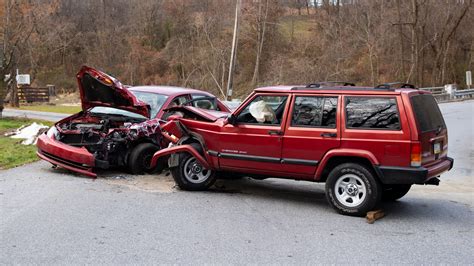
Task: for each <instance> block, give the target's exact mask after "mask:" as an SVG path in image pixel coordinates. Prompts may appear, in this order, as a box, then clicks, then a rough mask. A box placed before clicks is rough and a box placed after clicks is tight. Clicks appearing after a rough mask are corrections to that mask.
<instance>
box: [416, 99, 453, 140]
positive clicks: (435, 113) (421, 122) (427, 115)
mask: <svg viewBox="0 0 474 266" xmlns="http://www.w3.org/2000/svg"><path fill="white" fill-rule="evenodd" d="M410 100H411V105H412V107H413V113H415V118H416V122H417V125H418V130H419V131H420V132H428V131H434V130H438V129H439V128H446V124H445V123H444V119H443V115H442V114H441V111H440V110H439V107H438V104H437V103H436V100H435V99H434V97H433V95H431V94H418V95H415V96H412V97H411V98H410Z"/></svg>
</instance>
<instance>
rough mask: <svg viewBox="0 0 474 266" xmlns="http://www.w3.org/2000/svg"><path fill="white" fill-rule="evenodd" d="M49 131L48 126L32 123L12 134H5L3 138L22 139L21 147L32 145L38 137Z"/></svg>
mask: <svg viewBox="0 0 474 266" xmlns="http://www.w3.org/2000/svg"><path fill="white" fill-rule="evenodd" d="M48 129H49V127H48V126H45V125H43V124H38V123H36V122H33V123H32V124H30V125H28V126H27V125H23V126H21V127H19V128H18V129H17V130H15V131H13V132H8V133H5V136H7V137H10V138H13V139H24V140H23V141H22V142H21V144H23V145H34V144H36V140H37V139H38V136H39V135H41V134H43V133H44V132H46V131H47V130H48Z"/></svg>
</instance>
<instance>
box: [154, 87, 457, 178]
mask: <svg viewBox="0 0 474 266" xmlns="http://www.w3.org/2000/svg"><path fill="white" fill-rule="evenodd" d="M293 87H295V86H276V87H266V88H258V89H256V90H255V91H254V92H253V93H252V94H251V95H250V96H249V97H247V99H246V100H245V101H244V102H243V103H242V104H241V106H239V107H238V108H237V109H236V110H235V111H234V112H233V115H234V116H238V115H239V113H240V112H241V111H242V110H243V109H244V108H245V107H246V105H247V104H248V103H250V102H251V101H252V100H253V99H254V98H255V97H257V96H259V95H270V96H283V95H286V96H288V100H287V103H286V108H285V111H284V114H283V119H282V121H281V124H280V125H279V126H270V125H264V124H236V125H232V124H229V123H227V122H228V120H227V119H226V118H217V119H216V120H215V121H209V117H204V118H203V119H201V120H199V119H187V118H174V120H176V121H179V122H180V123H182V125H183V126H184V127H185V128H186V129H187V130H189V132H192V133H193V134H197V135H198V136H199V137H200V138H201V141H200V142H203V144H204V147H203V148H204V150H205V153H206V157H207V158H208V160H207V163H208V165H209V167H210V169H212V170H218V171H220V170H226V171H235V172H242V173H248V174H260V175H267V176H278V177H284V178H294V179H305V180H313V181H320V180H321V178H323V172H324V170H326V169H327V168H326V167H327V163H328V162H329V160H330V159H332V158H342V157H357V158H360V159H363V160H366V161H368V162H369V163H370V164H372V165H373V166H385V167H395V168H397V167H401V168H406V169H409V168H410V167H411V165H410V162H411V152H412V150H411V148H412V144H413V143H417V142H418V141H421V142H422V149H423V151H424V152H427V150H429V147H430V145H432V144H430V143H432V142H433V141H434V140H433V134H434V133H429V134H423V133H419V130H418V129H417V125H416V119H415V118H414V113H413V112H414V111H413V109H412V107H411V103H410V97H411V96H414V95H418V94H424V93H426V92H422V91H418V90H416V89H395V90H376V89H367V90H353V88H354V87H349V89H346V88H347V87H339V88H338V90H334V89H328V90H325V89H316V90H315V89H307V90H292V88H293ZM359 88H360V87H359ZM297 95H309V96H333V97H337V98H338V108H337V114H336V128H317V127H292V126H291V114H292V110H293V104H294V99H295V96H297ZM348 96H377V97H390V98H391V99H395V101H396V103H397V106H398V114H399V123H400V127H401V128H400V130H385V129H377V130H373V129H351V128H347V127H346V124H345V121H346V117H345V116H346V114H345V111H344V110H345V106H344V103H345V98H346V97H348ZM190 111H192V110H190ZM196 113H197V112H196ZM201 116H203V115H202V114H201ZM211 120H212V119H211ZM178 128H179V123H170V124H169V125H168V128H166V129H164V130H165V131H168V132H171V131H173V130H177V129H178ZM269 130H272V131H275V130H277V131H280V132H281V134H280V135H271V134H269ZM326 133H327V134H335V136H336V137H334V138H328V137H324V134H326ZM439 140H440V141H442V142H443V143H444V144H445V145H444V146H443V151H442V153H441V154H440V155H439V158H437V159H436V160H435V159H434V155H433V154H426V155H425V157H423V162H422V166H423V167H425V168H426V169H427V170H428V176H427V178H428V179H430V178H432V177H435V176H438V175H440V174H441V173H443V172H445V171H447V170H449V168H450V166H451V163H450V161H449V160H447V130H443V131H442V132H441V133H440V135H439V138H438V139H437V140H436V141H439ZM178 147H179V146H178ZM177 151H178V149H177V148H176V147H173V148H171V149H170V150H169V152H168V151H164V150H163V151H160V152H159V153H157V154H155V158H154V160H157V159H158V158H159V156H160V154H166V155H169V154H172V153H174V152H177ZM179 151H180V152H182V151H187V152H191V153H192V154H196V153H197V151H195V150H194V149H193V148H192V147H186V149H184V150H179ZM208 154H210V155H211V156H208ZM212 154H214V155H212ZM228 154H230V156H227V155H228ZM249 158H250V159H249ZM255 158H258V160H256V159H255ZM288 158H289V159H295V160H299V164H296V163H294V161H293V163H288V161H290V160H287V161H285V159H288ZM301 161H303V163H301ZM314 161H318V163H317V164H311V163H306V164H305V163H304V162H314ZM329 170H330V169H329ZM428 179H427V180H428Z"/></svg>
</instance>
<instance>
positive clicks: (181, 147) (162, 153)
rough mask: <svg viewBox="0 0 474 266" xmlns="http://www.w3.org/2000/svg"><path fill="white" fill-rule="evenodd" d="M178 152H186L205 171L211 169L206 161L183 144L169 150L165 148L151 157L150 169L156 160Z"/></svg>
mask: <svg viewBox="0 0 474 266" xmlns="http://www.w3.org/2000/svg"><path fill="white" fill-rule="evenodd" d="M178 152H187V153H189V154H191V155H192V156H193V157H195V158H196V160H198V161H199V163H200V164H201V165H202V166H203V167H204V168H207V169H211V166H210V165H209V163H208V162H207V161H206V159H205V158H204V157H203V156H202V155H201V154H200V153H199V152H198V151H197V150H196V149H195V148H194V147H193V146H191V145H188V144H185V145H179V146H173V147H169V148H165V149H162V150H159V151H157V152H156V153H155V155H153V158H152V159H151V167H155V166H156V164H157V162H158V160H159V159H160V158H161V157H163V156H166V155H170V154H175V153H178Z"/></svg>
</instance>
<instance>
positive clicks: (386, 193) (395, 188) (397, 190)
mask: <svg viewBox="0 0 474 266" xmlns="http://www.w3.org/2000/svg"><path fill="white" fill-rule="evenodd" d="M410 188H411V185H386V186H384V187H383V194H382V200H383V201H396V200H398V199H401V198H402V197H403V196H405V195H406V194H407V193H408V191H410Z"/></svg>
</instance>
